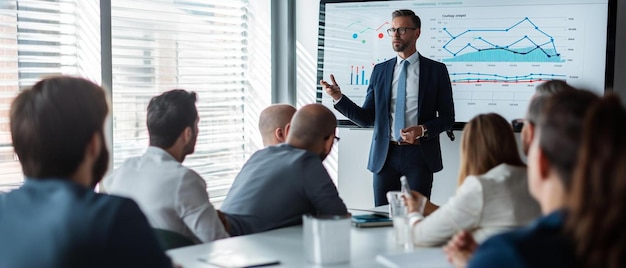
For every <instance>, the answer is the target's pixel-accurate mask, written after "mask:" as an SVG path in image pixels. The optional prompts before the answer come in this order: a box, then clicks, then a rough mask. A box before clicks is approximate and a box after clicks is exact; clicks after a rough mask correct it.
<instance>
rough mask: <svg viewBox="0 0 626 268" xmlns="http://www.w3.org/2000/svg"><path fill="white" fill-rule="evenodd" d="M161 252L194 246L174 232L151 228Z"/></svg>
mask: <svg viewBox="0 0 626 268" xmlns="http://www.w3.org/2000/svg"><path fill="white" fill-rule="evenodd" d="M153 230H154V232H155V233H156V236H157V239H158V240H159V244H161V248H163V250H170V249H175V248H180V247H186V246H192V245H195V244H196V243H194V242H193V241H192V240H191V239H189V238H188V237H186V236H184V235H182V234H179V233H177V232H174V231H170V230H165V229H157V228H153Z"/></svg>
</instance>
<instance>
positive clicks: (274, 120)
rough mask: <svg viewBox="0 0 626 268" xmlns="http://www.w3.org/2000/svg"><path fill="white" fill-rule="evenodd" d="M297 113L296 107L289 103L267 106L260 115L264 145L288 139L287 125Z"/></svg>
mask: <svg viewBox="0 0 626 268" xmlns="http://www.w3.org/2000/svg"><path fill="white" fill-rule="evenodd" d="M294 113H296V108H295V107H293V106H291V105H289V104H274V105H270V106H269V107H267V108H265V109H264V110H263V111H262V112H261V115H260V116H259V132H261V137H262V138H263V146H265V147H267V146H270V145H276V144H279V143H283V142H285V140H287V132H286V131H285V130H286V129H287V126H288V125H289V122H290V121H291V118H292V117H293V114H294Z"/></svg>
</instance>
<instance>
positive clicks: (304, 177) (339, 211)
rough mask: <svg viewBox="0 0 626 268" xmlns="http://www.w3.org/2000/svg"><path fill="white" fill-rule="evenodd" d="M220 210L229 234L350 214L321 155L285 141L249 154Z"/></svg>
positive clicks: (257, 230) (265, 229) (240, 233)
mask: <svg viewBox="0 0 626 268" xmlns="http://www.w3.org/2000/svg"><path fill="white" fill-rule="evenodd" d="M220 210H221V211H222V212H223V213H224V215H225V216H226V218H227V219H228V223H229V224H230V227H231V229H230V230H229V232H230V234H231V235H245V234H252V233H258V232H263V231H267V230H272V229H276V228H280V227H284V226H291V225H296V224H301V223H302V215H303V214H321V215H346V214H348V209H347V208H346V205H345V204H344V203H343V200H341V198H340V197H339V193H338V192H337V187H335V184H334V183H333V181H332V179H331V178H330V176H329V175H328V172H327V171H326V169H325V168H324V165H323V164H322V160H321V159H320V156H319V155H317V154H315V153H312V152H309V151H306V150H302V149H298V148H296V147H293V146H291V145H289V144H286V143H283V144H279V145H276V146H269V147H266V148H265V149H261V150H258V151H256V152H255V153H254V154H253V155H252V156H251V157H250V159H249V160H248V162H246V164H245V165H243V167H242V168H241V171H240V172H239V174H238V175H237V177H236V178H235V181H234V182H233V185H232V186H231V187H230V190H229V191H228V195H227V196H226V199H225V200H224V203H222V206H221V207H220Z"/></svg>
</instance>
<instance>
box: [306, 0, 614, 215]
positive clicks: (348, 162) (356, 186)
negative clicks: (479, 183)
mask: <svg viewBox="0 0 626 268" xmlns="http://www.w3.org/2000/svg"><path fill="white" fill-rule="evenodd" d="M618 2H619V3H618V11H617V13H618V14H617V44H616V47H617V48H618V49H616V64H615V85H614V89H615V91H616V92H617V93H618V94H620V95H621V96H622V99H623V100H626V51H623V50H622V49H619V48H622V47H624V46H626V3H625V2H626V1H618ZM318 12H319V2H317V1H313V0H311V1H296V23H297V27H296V42H297V53H298V55H297V61H298V63H297V65H298V66H297V73H298V78H297V79H298V82H297V87H298V88H297V91H298V98H299V99H298V103H299V104H300V103H302V102H301V100H302V99H306V102H305V103H310V101H311V98H312V99H313V100H314V94H315V90H316V84H317V81H316V80H317V78H316V75H317V73H316V71H317V69H316V68H317V66H316V64H317V63H316V61H315V60H313V59H316V58H317V33H318V29H317V28H318ZM454 133H455V135H456V140H455V141H454V142H451V141H450V140H449V139H448V137H447V136H446V135H445V134H443V135H441V149H442V154H443V166H444V169H443V170H442V171H440V172H438V173H435V177H434V181H433V189H432V200H433V202H435V203H438V204H443V203H445V202H446V201H447V200H448V198H449V197H450V196H452V194H454V191H455V189H456V180H457V175H458V166H459V154H460V140H461V135H462V132H461V131H455V132H454ZM338 135H339V137H341V142H340V143H339V144H338V145H337V147H338V148H337V151H338V163H339V165H338V167H337V171H336V172H337V183H338V188H339V194H340V196H341V197H342V198H343V199H344V201H345V202H346V204H347V205H348V207H349V208H370V207H373V206H374V197H373V190H372V174H371V172H369V171H368V170H367V169H366V166H367V158H368V153H369V147H370V142H371V135H372V130H371V129H349V128H340V129H339V133H338ZM517 137H518V141H519V135H518V136H517ZM332 172H333V173H334V171H332ZM333 175H334V174H333Z"/></svg>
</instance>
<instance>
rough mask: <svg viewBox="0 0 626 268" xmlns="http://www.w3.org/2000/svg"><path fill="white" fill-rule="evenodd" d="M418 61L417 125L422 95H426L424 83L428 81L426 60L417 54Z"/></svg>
mask: <svg viewBox="0 0 626 268" xmlns="http://www.w3.org/2000/svg"><path fill="white" fill-rule="evenodd" d="M418 55H419V59H420V74H419V76H420V77H419V92H418V96H417V123H418V124H419V123H420V118H419V116H420V113H421V112H422V106H423V105H422V102H423V101H424V94H426V90H428V88H427V87H426V86H427V85H426V81H428V78H427V77H428V76H429V72H430V68H428V66H427V62H426V58H424V57H422V54H418Z"/></svg>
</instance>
